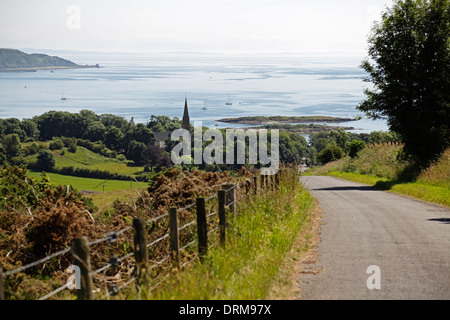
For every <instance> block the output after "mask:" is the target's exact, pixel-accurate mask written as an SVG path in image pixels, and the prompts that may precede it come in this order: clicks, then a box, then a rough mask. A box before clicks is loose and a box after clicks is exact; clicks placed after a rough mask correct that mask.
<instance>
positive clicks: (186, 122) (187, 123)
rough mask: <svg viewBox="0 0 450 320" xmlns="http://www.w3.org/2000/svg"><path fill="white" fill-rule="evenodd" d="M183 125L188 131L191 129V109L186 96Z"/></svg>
mask: <svg viewBox="0 0 450 320" xmlns="http://www.w3.org/2000/svg"><path fill="white" fill-rule="evenodd" d="M181 127H182V128H183V129H186V130H188V131H190V130H191V125H190V120H189V110H188V104H187V98H184V113H183V122H182V124H181Z"/></svg>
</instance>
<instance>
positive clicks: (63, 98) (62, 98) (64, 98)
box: [61, 91, 67, 100]
mask: <svg viewBox="0 0 450 320" xmlns="http://www.w3.org/2000/svg"><path fill="white" fill-rule="evenodd" d="M61 100H67V98H66V97H64V91H63V92H62V97H61Z"/></svg>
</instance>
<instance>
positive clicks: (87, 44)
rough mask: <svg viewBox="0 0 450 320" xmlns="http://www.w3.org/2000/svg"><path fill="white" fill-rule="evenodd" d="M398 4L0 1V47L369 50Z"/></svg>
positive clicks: (335, 0)
mask: <svg viewBox="0 0 450 320" xmlns="http://www.w3.org/2000/svg"><path fill="white" fill-rule="evenodd" d="M392 2H393V0H314V1H311V0H146V1H145V0H127V1H124V0H94V1H93V0H39V1H37V0H14V1H13V0H0V47H3V48H40V49H49V50H76V51H95V52H179V51H193V52H216V53H246V54H251V53H272V52H277V53H279V52H294V53H295V52H365V51H366V49H367V36H368V34H369V32H370V29H371V26H372V25H373V21H374V20H379V18H380V16H381V12H382V11H384V10H385V9H386V6H388V7H389V6H391V5H392Z"/></svg>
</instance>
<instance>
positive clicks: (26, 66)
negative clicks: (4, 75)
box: [0, 48, 95, 71]
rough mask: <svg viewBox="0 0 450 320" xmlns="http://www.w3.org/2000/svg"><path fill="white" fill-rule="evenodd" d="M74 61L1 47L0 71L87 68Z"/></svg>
mask: <svg viewBox="0 0 450 320" xmlns="http://www.w3.org/2000/svg"><path fill="white" fill-rule="evenodd" d="M86 67H95V66H82V65H78V64H76V63H74V62H72V61H69V60H66V59H62V58H59V57H56V56H49V55H46V54H41V53H32V54H27V53H24V52H22V51H19V50H16V49H3V48H0V71H22V70H23V71H33V70H38V69H52V68H86Z"/></svg>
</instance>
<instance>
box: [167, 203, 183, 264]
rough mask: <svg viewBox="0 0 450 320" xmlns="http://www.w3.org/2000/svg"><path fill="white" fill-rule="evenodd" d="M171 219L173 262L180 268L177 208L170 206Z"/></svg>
mask: <svg viewBox="0 0 450 320" xmlns="http://www.w3.org/2000/svg"><path fill="white" fill-rule="evenodd" d="M169 219H170V221H169V222H170V252H171V259H172V263H173V264H174V265H175V266H176V267H177V268H178V269H180V241H179V236H178V218H177V208H176V207H171V208H169Z"/></svg>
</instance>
